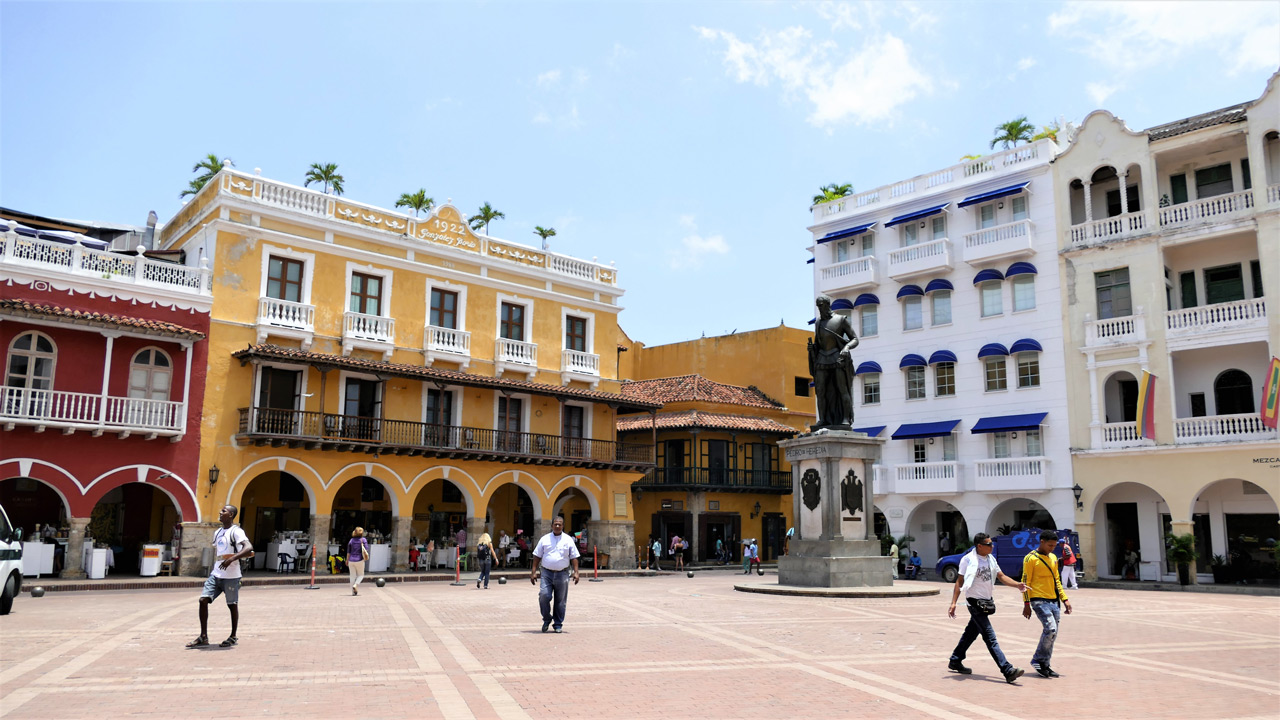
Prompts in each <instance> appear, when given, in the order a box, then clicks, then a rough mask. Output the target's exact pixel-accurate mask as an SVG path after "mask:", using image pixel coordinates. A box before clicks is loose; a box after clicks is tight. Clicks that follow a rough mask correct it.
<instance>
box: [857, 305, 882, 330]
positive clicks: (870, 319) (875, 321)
mask: <svg viewBox="0 0 1280 720" xmlns="http://www.w3.org/2000/svg"><path fill="white" fill-rule="evenodd" d="M878 307H879V306H878V305H863V306H862V315H861V317H862V337H870V336H872V335H875V334H877V333H879V332H880V315H879V311H878V310H877V308H878Z"/></svg>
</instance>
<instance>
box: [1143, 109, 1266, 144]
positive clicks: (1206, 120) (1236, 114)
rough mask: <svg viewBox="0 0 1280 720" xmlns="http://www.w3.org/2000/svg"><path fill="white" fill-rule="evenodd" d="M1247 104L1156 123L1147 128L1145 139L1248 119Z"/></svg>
mask: <svg viewBox="0 0 1280 720" xmlns="http://www.w3.org/2000/svg"><path fill="white" fill-rule="evenodd" d="M1249 104H1250V103H1240V104H1239V105H1232V106H1231V107H1225V108H1221V109H1218V110H1213V111H1210V112H1207V113H1201V114H1200V115H1193V116H1191V117H1189V118H1183V119H1181V120H1175V121H1174V122H1171V123H1165V124H1164V125H1156V126H1155V127H1151V128H1147V139H1148V141H1150V142H1154V141H1156V140H1164V139H1165V138H1171V137H1174V136H1176V135H1182V134H1184V133H1189V132H1192V131H1195V130H1201V129H1203V128H1207V127H1213V126H1214V125H1224V124H1226V123H1238V122H1244V121H1245V120H1247V119H1248V117H1247V109H1248V107H1249Z"/></svg>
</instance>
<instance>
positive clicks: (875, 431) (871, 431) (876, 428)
mask: <svg viewBox="0 0 1280 720" xmlns="http://www.w3.org/2000/svg"><path fill="white" fill-rule="evenodd" d="M884 429H885V426H884V425H873V426H871V427H860V428H854V429H853V431H854V432H860V433H866V434H867V435H869V436H870V437H879V436H880V433H882V432H884Z"/></svg>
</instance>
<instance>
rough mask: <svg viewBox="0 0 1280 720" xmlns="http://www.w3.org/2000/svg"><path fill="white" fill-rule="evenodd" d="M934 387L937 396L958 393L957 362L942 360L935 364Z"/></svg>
mask: <svg viewBox="0 0 1280 720" xmlns="http://www.w3.org/2000/svg"><path fill="white" fill-rule="evenodd" d="M933 388H934V395H935V396H937V397H949V396H951V395H955V394H956V364H955V363H950V362H940V363H938V364H936V365H934V366H933Z"/></svg>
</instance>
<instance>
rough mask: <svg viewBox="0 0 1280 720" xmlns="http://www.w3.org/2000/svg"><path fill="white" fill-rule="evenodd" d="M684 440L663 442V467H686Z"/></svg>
mask: <svg viewBox="0 0 1280 720" xmlns="http://www.w3.org/2000/svg"><path fill="white" fill-rule="evenodd" d="M684 443H685V441H684V440H666V441H664V442H663V450H664V453H663V459H662V462H663V467H666V468H683V467H684Z"/></svg>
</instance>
